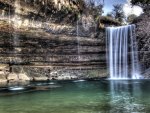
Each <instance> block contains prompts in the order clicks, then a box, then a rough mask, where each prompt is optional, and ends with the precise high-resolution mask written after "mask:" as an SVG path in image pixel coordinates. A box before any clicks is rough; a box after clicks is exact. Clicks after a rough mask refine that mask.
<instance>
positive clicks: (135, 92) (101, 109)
mask: <svg viewBox="0 0 150 113" xmlns="http://www.w3.org/2000/svg"><path fill="white" fill-rule="evenodd" d="M10 89H11V90H10ZM10 100H11V101H10ZM31 106H32V107H31ZM149 106H150V80H100V81H88V80H85V81H82V80H81V81H77V82H74V81H49V82H33V83H30V84H28V85H22V86H21V85H16V86H13V87H12V86H11V87H10V86H8V87H3V88H0V113H150V107H149Z"/></svg>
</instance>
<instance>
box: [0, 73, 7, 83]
mask: <svg viewBox="0 0 150 113" xmlns="http://www.w3.org/2000/svg"><path fill="white" fill-rule="evenodd" d="M1 83H2V84H3V83H7V79H6V76H5V75H4V74H0V84H1Z"/></svg>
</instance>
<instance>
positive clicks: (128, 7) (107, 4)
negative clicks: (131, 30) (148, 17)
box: [96, 0, 143, 16]
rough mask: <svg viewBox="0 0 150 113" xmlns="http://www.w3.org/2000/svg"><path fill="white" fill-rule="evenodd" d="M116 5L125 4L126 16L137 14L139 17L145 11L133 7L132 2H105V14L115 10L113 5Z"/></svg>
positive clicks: (122, 0) (108, 0)
mask: <svg viewBox="0 0 150 113" xmlns="http://www.w3.org/2000/svg"><path fill="white" fill-rule="evenodd" d="M96 1H103V0H96ZM115 4H123V10H124V13H125V15H126V16H128V15H130V14H135V15H137V16H139V15H140V14H141V13H142V12H143V11H142V8H140V7H139V6H132V5H131V3H130V0H104V8H103V10H104V14H103V15H106V14H107V13H109V12H111V11H112V9H113V5H115Z"/></svg>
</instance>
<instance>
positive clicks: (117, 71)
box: [106, 25, 140, 79]
mask: <svg viewBox="0 0 150 113" xmlns="http://www.w3.org/2000/svg"><path fill="white" fill-rule="evenodd" d="M134 33H135V25H127V26H121V27H107V28H106V38H107V61H108V68H109V72H110V79H139V78H140V68H139V61H138V52H137V45H136V38H135V37H134Z"/></svg>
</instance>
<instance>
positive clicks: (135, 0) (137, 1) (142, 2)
mask: <svg viewBox="0 0 150 113" xmlns="http://www.w3.org/2000/svg"><path fill="white" fill-rule="evenodd" d="M131 3H132V4H133V5H139V6H141V7H143V8H144V7H145V6H148V5H150V0H131Z"/></svg>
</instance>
